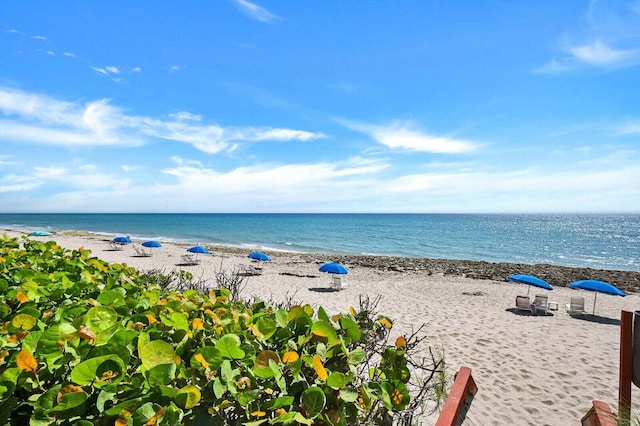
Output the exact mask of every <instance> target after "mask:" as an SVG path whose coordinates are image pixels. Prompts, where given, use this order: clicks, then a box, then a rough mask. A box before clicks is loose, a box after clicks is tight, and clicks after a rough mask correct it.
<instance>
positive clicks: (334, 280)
mask: <svg viewBox="0 0 640 426" xmlns="http://www.w3.org/2000/svg"><path fill="white" fill-rule="evenodd" d="M346 287H347V283H345V282H344V281H342V277H341V276H340V275H335V274H333V275H331V288H333V289H334V290H342V289H344V288H346Z"/></svg>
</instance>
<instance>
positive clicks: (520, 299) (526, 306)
mask: <svg viewBox="0 0 640 426" xmlns="http://www.w3.org/2000/svg"><path fill="white" fill-rule="evenodd" d="M516 310H517V311H528V312H533V311H532V309H531V300H529V296H516Z"/></svg>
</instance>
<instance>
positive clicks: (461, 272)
mask: <svg viewBox="0 0 640 426" xmlns="http://www.w3.org/2000/svg"><path fill="white" fill-rule="evenodd" d="M2 231H3V232H11V233H19V234H22V235H27V234H28V232H26V231H23V230H17V229H4V230H2ZM60 235H64V236H76V237H80V238H82V237H86V238H92V239H99V240H101V241H104V242H105V243H108V242H110V241H111V238H109V235H108V234H100V233H94V232H89V231H77V230H59V231H54V232H53V235H52V237H51V238H55V237H56V236H60ZM133 241H134V243H140V242H142V241H144V240H142V239H140V240H138V239H133ZM161 242H162V243H163V244H172V245H176V246H180V247H187V246H192V245H195V244H197V243H195V242H187V241H166V242H164V241H161ZM201 245H203V246H205V247H207V248H209V249H211V250H213V251H217V252H221V253H228V254H234V255H242V254H246V253H247V251H253V250H254V249H252V248H250V247H239V246H227V245H220V244H210V243H204V244H201ZM264 252H265V253H267V254H269V255H273V256H286V257H292V258H299V259H301V260H304V261H308V262H313V261H314V260H316V259H329V260H331V261H335V262H340V263H343V264H345V265H347V266H356V267H361V268H368V269H373V270H377V271H388V272H395V273H406V274H411V273H416V274H427V275H431V274H443V275H445V276H462V277H465V278H469V279H479V280H493V281H502V280H504V281H506V279H507V277H508V276H509V275H511V274H526V275H535V276H537V277H539V278H542V279H544V280H545V281H547V282H548V283H549V284H551V285H552V286H553V287H566V286H567V285H568V284H569V283H570V282H573V281H577V280H586V279H594V280H600V281H606V282H608V283H611V284H613V285H615V286H616V287H618V288H619V289H621V290H623V291H624V292H626V293H631V294H632V293H640V272H637V271H628V270H617V269H596V268H587V267H574V266H561V265H552V264H544V263H540V264H528V263H509V262H488V261H482V260H460V259H435V258H425V257H400V256H385V255H364V254H338V253H320V252H318V253H306V252H294V251H284V250H264Z"/></svg>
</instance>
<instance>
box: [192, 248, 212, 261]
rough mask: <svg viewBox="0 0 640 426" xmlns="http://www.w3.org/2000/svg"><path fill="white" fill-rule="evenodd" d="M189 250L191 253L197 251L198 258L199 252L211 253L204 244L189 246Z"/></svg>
mask: <svg viewBox="0 0 640 426" xmlns="http://www.w3.org/2000/svg"><path fill="white" fill-rule="evenodd" d="M187 251H188V252H189V253H195V254H196V259H197V258H198V254H209V250H207V249H206V248H204V247H202V246H193V247H189V248H188V249H187Z"/></svg>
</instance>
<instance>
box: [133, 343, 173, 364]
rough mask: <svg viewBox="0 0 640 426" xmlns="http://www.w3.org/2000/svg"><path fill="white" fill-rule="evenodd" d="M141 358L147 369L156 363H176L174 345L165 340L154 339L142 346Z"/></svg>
mask: <svg viewBox="0 0 640 426" xmlns="http://www.w3.org/2000/svg"><path fill="white" fill-rule="evenodd" d="M139 355H140V359H141V360H142V365H143V366H144V368H146V369H147V370H150V369H152V368H153V367H155V366H156V365H161V364H175V356H176V354H175V352H174V351H173V346H171V345H170V344H169V343H167V342H165V341H163V340H153V341H151V342H149V343H147V344H146V345H143V346H142V347H141V348H140V354H139Z"/></svg>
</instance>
